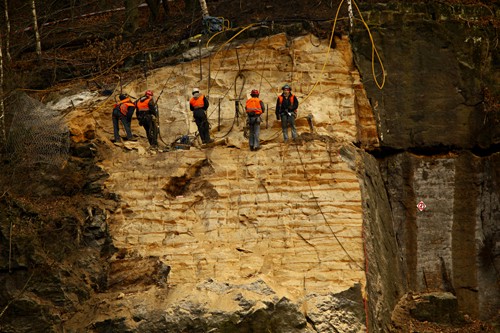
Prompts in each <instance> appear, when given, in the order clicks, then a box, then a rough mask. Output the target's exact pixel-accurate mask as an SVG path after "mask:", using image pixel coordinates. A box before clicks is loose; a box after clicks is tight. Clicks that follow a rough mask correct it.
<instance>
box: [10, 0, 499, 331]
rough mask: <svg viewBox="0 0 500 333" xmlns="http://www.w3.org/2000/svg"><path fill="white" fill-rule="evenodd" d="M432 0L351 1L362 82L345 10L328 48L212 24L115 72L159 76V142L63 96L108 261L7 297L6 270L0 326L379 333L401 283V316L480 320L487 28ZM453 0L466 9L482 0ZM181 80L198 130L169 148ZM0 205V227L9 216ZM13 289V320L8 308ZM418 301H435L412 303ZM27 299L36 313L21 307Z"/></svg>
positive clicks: (488, 174) (488, 137)
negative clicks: (292, 127) (428, 1)
mask: <svg viewBox="0 0 500 333" xmlns="http://www.w3.org/2000/svg"><path fill="white" fill-rule="evenodd" d="M447 8H448V7H445V6H442V7H441V6H419V5H412V4H404V3H399V2H398V3H397V4H394V5H392V4H384V5H380V4H378V5H366V7H364V8H362V9H363V13H365V19H366V22H367V23H368V24H369V26H377V27H378V28H377V29H373V30H374V31H373V33H374V34H373V36H374V40H375V41H376V46H377V50H378V52H379V53H380V55H381V59H382V60H383V65H384V70H385V72H384V73H381V72H375V75H378V76H377V78H376V82H374V81H373V80H374V78H373V76H372V71H371V69H372V67H371V55H372V50H371V42H370V38H369V35H368V34H366V32H365V31H361V26H359V27H358V26H357V25H356V28H354V29H353V30H352V32H351V33H350V40H348V38H347V37H343V38H338V36H337V37H336V39H335V43H334V44H335V47H333V44H332V46H331V47H330V45H329V43H328V41H327V40H324V39H323V40H319V39H317V38H316V37H315V36H314V35H311V34H308V33H305V32H301V33H300V35H299V36H294V37H292V36H291V35H287V34H284V33H280V34H270V35H268V36H264V37H262V36H260V37H258V38H250V39H240V40H238V42H237V43H233V44H231V45H230V44H229V43H225V44H224V43H218V44H216V43H215V42H211V43H208V45H207V44H205V46H204V47H203V48H201V50H202V52H201V54H200V48H198V47H197V46H196V47H193V48H192V49H191V50H189V51H187V52H185V53H184V54H183V55H182V58H183V62H181V63H179V64H178V65H175V66H172V67H166V68H161V69H157V70H155V71H153V72H152V73H150V74H149V75H148V79H147V81H145V80H142V79H139V80H136V81H133V82H130V83H129V84H127V85H126V87H125V91H124V92H126V93H128V94H130V95H132V96H140V95H142V93H143V92H144V90H146V89H152V90H154V91H155V93H156V96H158V95H159V92H160V91H161V97H160V99H159V100H158V103H159V108H160V118H159V120H160V127H161V141H162V144H161V145H160V149H158V150H154V149H150V148H149V147H148V144H147V139H146V138H145V135H144V130H143V129H142V128H141V127H139V125H138V123H137V122H136V121H135V120H134V123H133V126H132V130H133V132H134V133H135V134H136V135H138V136H139V141H137V142H130V141H126V142H123V143H120V144H112V143H111V142H110V138H111V137H112V125H111V120H110V112H111V107H112V102H111V101H110V100H107V99H104V98H102V99H101V100H97V101H95V103H93V104H92V103H89V104H87V105H84V106H79V107H78V108H77V109H76V110H73V111H72V112H70V113H69V114H68V115H67V117H66V119H68V123H69V126H70V130H71V134H72V137H73V139H74V141H75V142H76V143H78V145H77V146H78V147H79V148H78V149H76V151H77V152H79V154H80V153H81V157H83V156H84V155H87V154H90V155H92V154H94V150H91V149H85V148H84V147H83V146H80V145H84V144H85V142H88V141H92V142H93V144H95V147H96V148H95V149H96V151H97V152H96V153H95V154H96V159H98V163H97V164H98V168H97V169H99V170H102V172H105V173H106V174H107V175H108V177H107V178H106V179H102V178H99V179H96V182H95V183H93V185H92V186H91V185H89V186H88V188H91V189H94V190H95V187H96V186H98V185H99V186H101V187H102V189H103V192H104V193H107V195H108V197H107V198H108V199H109V198H113V199H115V200H116V202H118V207H115V206H112V205H109V206H107V207H106V212H103V211H102V210H95V211H96V212H99V214H94V213H92V210H91V211H90V212H89V213H88V214H87V215H86V218H84V221H85V222H84V223H83V225H84V226H85V228H84V230H85V233H83V234H82V235H80V234H79V236H83V237H84V239H85V240H86V241H87V242H89V244H90V243H91V246H90V247H91V248H92V249H93V250H92V253H91V254H89V256H91V257H92V258H93V259H94V260H95V259H96V258H97V254H96V252H97V251H99V252H100V254H101V255H102V258H104V259H105V260H106V261H107V264H108V265H106V267H104V268H102V267H101V269H97V268H96V267H97V266H98V265H96V264H95V262H92V260H88V261H85V260H80V261H79V266H78V273H79V275H80V274H81V277H80V279H81V280H82V282H84V283H88V284H89V285H90V287H89V288H82V289H81V290H78V289H76V288H75V289H76V291H74V292H69V291H68V290H67V289H66V290H63V288H60V289H61V290H59V289H57V288H55V287H54V286H56V285H58V284H59V283H60V284H64V283H65V281H66V280H65V279H64V278H62V279H59V280H58V279H55V278H52V275H51V277H47V280H45V281H44V280H43V279H41V280H38V281H37V283H36V284H35V285H34V286H33V287H30V288H28V289H27V291H29V293H28V292H26V293H25V294H24V297H23V298H19V299H16V297H17V296H16V295H21V294H22V293H15V292H14V291H19V290H21V289H22V286H18V287H17V288H11V289H5V290H8V292H2V294H1V295H2V299H4V300H10V299H14V300H15V302H13V303H12V304H11V303H9V305H11V306H10V307H9V305H8V306H7V308H6V309H8V310H9V312H8V316H6V317H5V318H8V320H5V318H4V319H3V320H4V321H3V322H1V321H0V323H2V324H3V323H7V324H6V325H3V326H2V329H4V328H5V329H6V331H8V332H27V331H30V332H33V331H36V330H35V328H33V327H32V326H30V325H29V323H30V322H37V323H38V327H37V328H36V329H38V331H40V332H46V331H54V332H62V331H64V332H141V333H148V332H151V333H152V332H220V333H226V332H227V333H229V332H283V333H285V332H287V333H288V332H297V333H298V332H300V333H306V332H332V333H333V332H365V331H367V330H368V331H370V332H389V331H390V329H391V312H392V311H393V309H394V308H395V307H396V305H397V303H398V301H399V300H400V298H401V297H402V296H403V295H405V293H407V292H409V291H410V292H415V293H426V295H430V296H424V297H423V298H421V299H420V298H416V300H417V301H418V302H413V301H414V300H413V298H412V302H413V303H415V304H413V305H415V306H414V308H412V309H413V312H412V313H411V314H412V316H413V317H414V318H416V319H417V320H422V321H425V320H434V319H436V321H437V322H446V323H449V324H455V323H456V322H458V321H460V320H459V319H457V318H460V313H459V311H461V312H463V313H467V314H468V315H470V316H473V317H474V318H482V319H485V320H493V319H494V317H495V316H496V315H498V313H497V309H498V308H499V307H500V294H499V289H498V271H499V267H500V262H499V260H500V256H499V248H498V243H499V235H500V230H499V228H500V227H499V224H498V223H497V221H498V220H499V219H500V216H499V214H500V213H499V212H500V209H499V208H500V207H499V205H500V204H499V191H498V188H499V186H498V185H499V171H498V170H500V168H499V153H496V152H495V151H494V150H495V147H496V144H498V138H499V135H498V134H499V133H498V126H495V124H496V123H495V122H496V121H497V119H498V110H495V109H494V108H492V106H494V105H495V103H492V100H491V99H488V98H486V97H487V96H490V97H491V96H498V86H499V85H498V77H499V76H498V58H495V55H493V51H492V50H493V49H494V48H493V49H492V48H491V47H490V48H488V47H487V45H490V46H491V45H495V43H494V37H492V35H490V31H489V30H488V29H479V28H478V29H476V28H469V27H470V26H471V23H476V22H475V21H474V22H472V21H468V22H462V21H461V18H462V17H461V16H457V15H456V14H453V11H451V12H450V10H448V9H449V8H448V9H447ZM460 10H461V11H463V12H464V13H465V12H468V11H469V10H470V13H469V14H470V15H471V17H477V16H474V15H476V14H478V15H482V14H484V12H482V10H487V9H485V8H484V7H480V8H478V7H473V8H468V7H463V8H462V7H460ZM472 14H474V15H472ZM484 15H486V14H484ZM488 15H491V13H490V12H488ZM478 24H479V23H478ZM472 26H473V27H476V26H477V25H474V24H472ZM259 29H263V30H266V31H267V30H268V29H273V27H271V26H270V27H261V28H259ZM259 31H260V30H258V29H257V30H256V31H253V32H252V33H255V34H256V35H259ZM486 41H487V42H486ZM460 45H461V46H460ZM351 47H352V49H351ZM483 60H486V61H483ZM354 61H355V62H354ZM380 75H387V77H386V80H385V84H384V87H383V89H378V88H379V87H377V84H380V83H381V82H382V81H381V79H380V78H381V76H380ZM284 83H288V84H291V85H292V87H293V93H295V94H296V96H297V97H298V99H299V102H300V107H299V114H298V118H297V127H298V132H299V134H300V138H299V140H296V141H295V142H291V143H283V139H282V135H281V128H280V123H279V122H278V121H276V120H275V116H274V105H275V103H276V97H277V95H278V94H279V93H280V87H281V86H282V85H283V84H284ZM193 87H198V88H200V90H201V92H202V93H204V94H206V95H207V96H208V97H209V100H210V103H211V107H210V109H209V112H208V113H209V119H210V122H211V135H212V137H213V138H215V142H214V143H213V144H210V145H206V146H201V145H200V143H199V142H197V141H196V139H195V144H194V146H193V147H191V149H187V150H185V149H175V145H174V148H172V147H170V145H169V143H171V142H174V141H175V140H176V139H177V138H179V137H180V136H181V135H189V136H190V137H191V138H193V137H194V135H193V133H195V131H196V126H195V124H194V122H193V121H192V116H191V113H190V111H189V105H188V100H189V98H190V92H191V88H193ZM380 88H382V87H380ZM252 89H259V90H260V92H261V96H260V97H261V99H262V100H263V101H264V103H265V104H266V105H268V109H267V112H266V113H265V114H264V116H263V123H262V128H261V141H262V149H261V150H259V151H255V152H251V151H250V150H249V148H248V143H247V139H246V138H245V115H244V113H243V112H242V110H243V105H244V100H245V99H246V98H248V97H249V96H248V94H249V92H250V90H252ZM487 92H488V93H487ZM488 94H489V95H488ZM308 119H309V120H311V119H312V122H311V123H310V122H309V121H308ZM311 125H312V126H311ZM179 148H185V147H180V146H179ZM450 148H453V150H450ZM423 152H425V155H422V153H423ZM96 178H98V177H96ZM92 193H94V194H95V193H99V192H92ZM419 202H423V203H425V205H426V207H425V208H423V209H422V210H420V209H419V208H417V204H418V203H419ZM88 206H91V205H90V204H89V205H88ZM23 212H24V210H23ZM20 215H22V214H21V213H20ZM1 221H2V229H1V230H0V239H1V240H2V244H4V243H6V241H7V238H8V237H7V236H6V235H7V234H9V235H10V233H9V230H8V223H7V222H6V221H7V219H5V220H4V219H2V220H1ZM80 223H82V222H80ZM75 224H76V223H75ZM76 229H78V228H76ZM78 230H80V229H78ZM74 232H75V233H78V232H77V231H74ZM108 236H109V238H108ZM2 251H3V252H2V257H4V258H6V256H7V254H6V252H7V251H6V250H5V249H2ZM27 251H28V250H26V252H27ZM23 253H24V252H23ZM9 254H10V253H9ZM74 256H75V257H79V258H80V256H77V255H76V254H74ZM21 261H22V260H21V259H19V258H16V259H15V262H16V263H17V265H18V266H19V267H20V269H24V268H22V267H24V266H23V265H21V264H19V262H21ZM86 264H88V265H89V266H91V267H89V269H88V272H87V273H84V268H85V267H84V266H85V265H86ZM9 265H10V259H9ZM6 266H7V260H2V268H4V269H5V267H6ZM9 269H10V267H9ZM89 272H91V273H89ZM85 274H89V275H85ZM68 275H70V274H69V273H68ZM27 277H28V276H27V274H26V272H24V274H23V278H24V280H26V279H27ZM63 277H65V276H63ZM0 281H2V283H3V285H6V286H7V285H13V283H12V279H8V278H6V279H2V280H0ZM89 281H90V282H89ZM18 284H20V283H19V282H18ZM46 285H49V286H51V287H52V288H49V289H44V286H46ZM37 290H38V291H39V290H42V291H44V290H48V291H47V292H42V293H40V292H39V293H36V292H35V291H37ZM54 290H55V291H54ZM51 292H54V293H56V295H52V294H51ZM427 292H436V293H428V294H427ZM443 292H444V294H443ZM448 293H449V294H448ZM451 294H453V295H451ZM40 295H42V296H40ZM75 295H79V296H75ZM38 297H40V298H41V299H38ZM51 298H53V299H51ZM45 299H51V302H52V303H51V305H50V306H47V305H45V304H44V300H45ZM64 306H66V307H67V308H66V312H64V311H62V310H61V308H62V307H64ZM21 308H22V309H24V310H25V311H24V312H21V313H22V314H21V316H20V317H22V318H21V319H22V320H20V321H17V323H22V325H23V326H19V325H21V324H16V321H15V320H14V319H16V311H17V310H18V309H21ZM47 309H49V310H47ZM54 309H56V310H54ZM429 309H430V310H429ZM41 310H44V311H41ZM437 310H439V311H438V312H439V313H438V317H439V318H436V317H432V316H429V311H430V312H432V311H437ZM37 311H40V315H39V316H35V317H36V318H43V320H38V321H35V320H33V319H32V318H31V317H30V316H29V314H30V313H31V314H32V313H37ZM58 311H61V313H58ZM0 317H1V315H0ZM396 327H398V328H406V326H405V325H404V323H403V325H401V323H400V324H399V325H396ZM408 329H409V328H408Z"/></svg>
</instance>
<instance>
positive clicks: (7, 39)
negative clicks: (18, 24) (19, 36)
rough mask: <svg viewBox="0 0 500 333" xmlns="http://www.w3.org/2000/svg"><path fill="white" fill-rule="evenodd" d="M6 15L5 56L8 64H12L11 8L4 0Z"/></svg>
mask: <svg viewBox="0 0 500 333" xmlns="http://www.w3.org/2000/svg"><path fill="white" fill-rule="evenodd" d="M4 7H5V8H4V14H5V56H6V58H7V62H9V63H10V62H11V60H12V58H11V56H10V19H9V7H8V0H4Z"/></svg>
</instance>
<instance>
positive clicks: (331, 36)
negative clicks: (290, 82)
mask: <svg viewBox="0 0 500 333" xmlns="http://www.w3.org/2000/svg"><path fill="white" fill-rule="evenodd" d="M343 3H344V0H342V1H341V2H340V4H339V6H338V8H337V12H336V13H335V19H334V20H333V26H332V33H331V34H330V43H329V44H328V51H327V52H326V57H325V62H324V63H323V68H322V69H321V73H320V74H319V76H318V79H317V80H316V82H315V83H314V85H313V87H312V88H311V91H309V93H308V94H307V96H306V97H305V98H304V99H303V100H302V102H305V101H306V100H307V99H308V98H309V96H310V95H311V94H312V92H313V91H314V89H315V88H316V86H317V85H318V83H319V80H320V78H321V75H322V74H323V72H324V71H325V67H326V63H327V62H328V55H329V54H330V50H331V47H330V45H332V41H333V35H334V32H335V26H336V25H337V18H338V16H339V12H340V8H341V7H342V4H343Z"/></svg>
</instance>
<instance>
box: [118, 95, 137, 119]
mask: <svg viewBox="0 0 500 333" xmlns="http://www.w3.org/2000/svg"><path fill="white" fill-rule="evenodd" d="M130 106H133V107H135V104H134V103H132V101H131V100H130V97H127V98H125V99H124V100H123V101H120V112H121V114H123V115H124V116H126V115H127V113H128V108H129V107H130Z"/></svg>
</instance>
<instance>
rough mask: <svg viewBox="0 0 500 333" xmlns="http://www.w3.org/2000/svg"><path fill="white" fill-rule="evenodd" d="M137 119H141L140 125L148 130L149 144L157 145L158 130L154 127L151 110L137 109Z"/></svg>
mask: <svg viewBox="0 0 500 333" xmlns="http://www.w3.org/2000/svg"><path fill="white" fill-rule="evenodd" d="M137 119H138V120H139V125H141V126H142V127H144V129H145V130H146V136H147V137H148V142H149V144H150V145H151V146H157V145H158V131H157V130H156V129H155V128H153V116H152V115H151V114H150V113H149V111H137ZM155 126H156V125H155Z"/></svg>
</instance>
